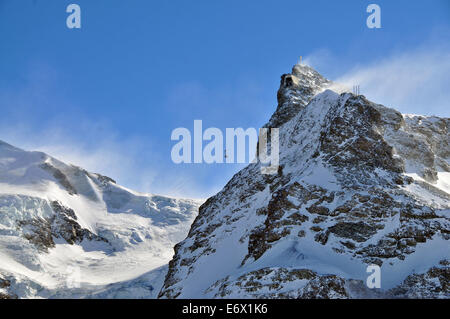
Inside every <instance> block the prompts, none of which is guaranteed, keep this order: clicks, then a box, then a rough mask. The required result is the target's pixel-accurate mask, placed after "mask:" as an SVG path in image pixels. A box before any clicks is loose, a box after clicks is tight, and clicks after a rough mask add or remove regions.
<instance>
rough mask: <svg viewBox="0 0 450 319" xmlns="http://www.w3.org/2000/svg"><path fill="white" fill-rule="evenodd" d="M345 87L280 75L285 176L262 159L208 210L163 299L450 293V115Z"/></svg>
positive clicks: (302, 70)
mask: <svg viewBox="0 0 450 319" xmlns="http://www.w3.org/2000/svg"><path fill="white" fill-rule="evenodd" d="M338 87H340V86H339V85H337V84H335V83H333V82H331V81H329V80H327V79H325V78H324V77H323V76H321V75H320V74H319V73H318V72H317V71H315V70H314V69H312V68H310V67H308V66H305V65H296V66H294V68H293V70H292V72H291V73H290V74H284V75H283V76H282V77H281V85H280V89H279V91H278V107H277V109H276V111H275V113H274V114H273V116H272V117H271V118H270V120H269V122H268V123H267V125H266V127H278V128H279V129H280V140H279V147H280V167H279V169H278V174H275V175H264V174H261V171H260V164H259V163H252V164H250V165H249V166H247V167H246V168H244V169H243V170H241V171H240V172H238V173H237V174H236V175H235V176H234V177H233V178H232V179H231V180H230V181H229V182H228V184H227V185H226V186H225V187H224V188H223V190H222V191H220V192H219V193H218V194H216V195H215V196H213V197H211V198H209V199H208V200H207V201H206V202H205V203H204V204H203V205H202V206H201V207H200V209H199V214H198V216H197V217H196V219H195V221H194V223H193V224H192V226H191V229H190V231H189V234H188V236H187V238H186V239H184V240H183V241H182V242H180V243H178V244H177V245H176V246H175V255H174V257H173V259H172V260H171V261H170V263H169V270H168V274H167V276H166V279H165V282H164V285H163V288H162V290H161V292H160V293H159V297H160V298H201V297H204V298H450V287H449V282H450V267H449V264H450V249H449V247H450V246H449V244H450V241H449V239H450V147H449V145H450V135H449V131H448V129H449V124H450V119H449V118H438V117H428V116H419V115H406V114H401V113H399V112H398V111H396V110H394V109H392V108H388V107H385V106H383V105H380V104H376V103H374V102H372V101H369V100H368V99H366V98H365V97H364V96H363V95H354V94H352V93H348V92H345V90H338V89H336V88H338ZM369 265H378V266H380V267H381V287H380V288H379V289H377V288H375V289H369V288H368V287H367V285H366V279H367V277H368V276H369V275H370V274H369V273H368V272H367V267H368V266H369Z"/></svg>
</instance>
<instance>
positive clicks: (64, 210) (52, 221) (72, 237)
mask: <svg viewBox="0 0 450 319" xmlns="http://www.w3.org/2000/svg"><path fill="white" fill-rule="evenodd" d="M43 204H44V205H46V204H47V202H44V203H43ZM49 204H50V206H51V209H52V211H53V214H51V215H50V216H45V217H36V218H31V219H25V220H20V221H19V222H18V226H19V227H20V228H21V229H22V231H23V236H24V237H25V238H26V239H28V240H29V241H30V242H31V243H33V244H34V245H36V247H38V248H39V249H41V250H43V251H48V248H53V247H55V242H54V240H53V238H62V239H64V240H65V241H66V242H67V243H68V244H71V245H73V244H74V243H80V242H82V241H83V240H84V239H86V240H95V241H103V242H105V243H108V240H106V239H105V238H103V237H100V236H98V235H96V234H93V233H92V232H91V231H89V230H87V229H85V228H82V227H81V226H80V225H79V224H78V222H77V216H76V214H75V212H74V211H73V210H72V209H70V208H68V207H64V206H63V205H61V203H59V202H58V201H53V202H51V203H49Z"/></svg>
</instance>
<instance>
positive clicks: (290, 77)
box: [266, 64, 332, 127]
mask: <svg viewBox="0 0 450 319" xmlns="http://www.w3.org/2000/svg"><path fill="white" fill-rule="evenodd" d="M331 85H332V82H331V81H329V80H327V79H326V78H324V77H323V76H322V75H320V74H319V73H318V72H317V71H316V70H314V69H313V68H311V67H309V66H307V65H300V64H297V65H295V66H294V67H293V68H292V72H291V73H289V74H283V75H282V76H281V82H280V88H279V90H278V94H277V99H278V107H277V110H276V111H275V113H274V114H273V115H272V117H271V118H270V120H269V123H268V124H266V126H267V127H279V126H280V125H283V124H284V123H286V122H287V121H288V120H290V119H291V118H292V117H293V116H294V115H295V114H297V113H298V112H299V111H300V110H301V109H302V108H303V107H305V106H306V105H307V104H308V103H309V102H310V101H311V99H312V98H313V97H314V96H315V95H316V94H317V93H319V92H322V91H324V90H325V89H326V88H328V87H330V86H331Z"/></svg>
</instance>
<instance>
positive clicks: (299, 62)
mask: <svg viewBox="0 0 450 319" xmlns="http://www.w3.org/2000/svg"><path fill="white" fill-rule="evenodd" d="M298 64H299V65H301V64H302V56H300V59H299V60H298Z"/></svg>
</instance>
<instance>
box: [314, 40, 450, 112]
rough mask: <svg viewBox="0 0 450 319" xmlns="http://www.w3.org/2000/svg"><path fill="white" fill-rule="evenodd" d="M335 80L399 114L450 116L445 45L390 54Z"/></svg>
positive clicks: (449, 64) (449, 56)
mask: <svg viewBox="0 0 450 319" xmlns="http://www.w3.org/2000/svg"><path fill="white" fill-rule="evenodd" d="M326 58H327V59H328V60H330V59H331V60H332V58H329V56H327V55H326ZM307 61H311V63H312V64H315V65H317V64H319V65H322V67H323V65H324V64H326V61H325V62H323V60H322V59H321V57H320V56H318V57H316V56H312V57H310V58H308V59H307ZM335 81H336V82H338V83H340V84H343V85H344V86H345V87H347V88H351V87H352V86H353V85H355V84H359V85H360V88H361V94H363V95H365V96H366V97H367V98H369V99H370V100H372V101H374V102H376V103H381V104H384V105H386V106H389V107H393V108H396V109H398V110H399V111H401V112H402V113H415V114H424V115H437V116H444V117H449V116H450V108H449V106H450V105H449V102H450V90H448V86H449V83H450V49H449V48H448V47H445V46H427V47H422V48H420V49H416V50H411V51H408V52H401V53H396V54H392V55H390V56H388V57H386V58H384V59H381V60H379V61H376V62H373V63H371V64H369V65H359V66H357V67H355V68H353V69H351V70H350V71H349V72H347V73H345V74H344V75H342V76H340V77H338V78H337V79H336V80H335Z"/></svg>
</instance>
